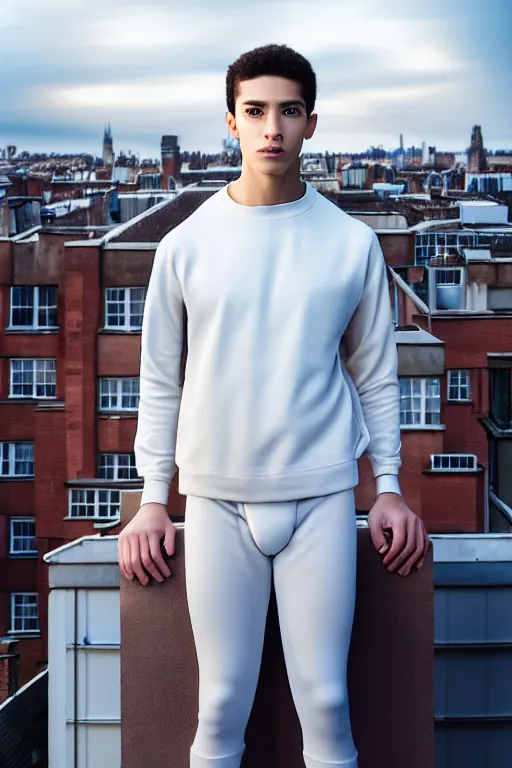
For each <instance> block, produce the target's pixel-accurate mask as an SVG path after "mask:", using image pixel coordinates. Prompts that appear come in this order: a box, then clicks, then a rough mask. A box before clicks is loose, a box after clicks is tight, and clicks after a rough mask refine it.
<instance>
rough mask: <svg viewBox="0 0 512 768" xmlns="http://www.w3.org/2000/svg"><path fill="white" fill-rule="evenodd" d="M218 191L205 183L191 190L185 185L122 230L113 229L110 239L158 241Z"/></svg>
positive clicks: (131, 241)
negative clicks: (176, 193)
mask: <svg viewBox="0 0 512 768" xmlns="http://www.w3.org/2000/svg"><path fill="white" fill-rule="evenodd" d="M217 191H218V190H217V189H208V188H203V187H200V188H195V189H193V190H191V191H188V190H187V187H185V188H184V189H183V190H181V191H180V193H179V194H178V195H176V197H174V198H172V199H171V200H166V201H165V202H164V203H163V204H160V205H156V206H154V207H153V208H150V209H149V210H148V211H147V212H145V213H144V214H143V215H141V216H137V217H136V218H135V219H132V220H131V222H129V223H128V226H126V225H125V226H124V227H123V228H122V230H121V228H119V230H113V231H112V232H111V233H110V236H109V238H108V239H109V240H110V241H113V240H114V241H115V242H118V243H133V242H159V241H160V240H161V239H162V238H163V237H164V235H166V234H167V233H168V232H170V231H171V230H172V229H174V228H175V227H177V226H178V224H181V223H182V222H183V221H185V219H187V218H188V217H189V216H190V215H191V214H192V213H194V211H196V210H197V208H199V206H200V205H202V203H204V202H205V201H206V200H207V199H208V198H209V197H211V195H213V194H215V192H217ZM116 232H117V234H116Z"/></svg>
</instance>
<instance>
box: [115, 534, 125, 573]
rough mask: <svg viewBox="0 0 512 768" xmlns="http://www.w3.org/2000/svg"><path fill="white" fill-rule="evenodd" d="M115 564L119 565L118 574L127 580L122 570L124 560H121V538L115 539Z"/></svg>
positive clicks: (123, 569)
mask: <svg viewBox="0 0 512 768" xmlns="http://www.w3.org/2000/svg"><path fill="white" fill-rule="evenodd" d="M117 562H118V563H119V572H120V574H121V576H124V578H125V579H126V578H127V575H126V571H125V568H124V560H123V539H122V538H121V537H118V539H117Z"/></svg>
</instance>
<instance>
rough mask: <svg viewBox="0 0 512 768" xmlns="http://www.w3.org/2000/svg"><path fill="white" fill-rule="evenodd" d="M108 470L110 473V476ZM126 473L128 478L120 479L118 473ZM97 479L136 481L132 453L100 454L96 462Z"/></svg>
mask: <svg viewBox="0 0 512 768" xmlns="http://www.w3.org/2000/svg"><path fill="white" fill-rule="evenodd" d="M108 470H111V471H112V476H110V474H109V472H108ZM120 471H121V472H123V471H124V472H125V473H126V471H127V473H128V477H120V475H119V473H120ZM98 477H100V478H102V479H103V480H119V481H120V482H123V481H124V480H138V479H139V475H138V473H137V467H136V465H135V454H134V453H100V455H99V460H98Z"/></svg>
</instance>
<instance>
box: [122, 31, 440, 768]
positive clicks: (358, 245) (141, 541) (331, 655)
mask: <svg viewBox="0 0 512 768" xmlns="http://www.w3.org/2000/svg"><path fill="white" fill-rule="evenodd" d="M226 91H227V105H228V113H227V123H228V126H229V129H230V131H231V134H232V135H233V136H235V137H238V138H239V140H240V148H241V152H242V157H243V162H242V173H241V176H240V178H239V179H237V180H236V181H234V182H232V183H231V184H229V185H228V186H226V187H224V188H223V189H221V190H220V191H219V192H217V193H216V194H214V195H213V196H212V197H211V198H209V199H208V200H207V201H206V202H205V203H204V204H203V205H202V206H201V207H200V208H199V209H198V210H197V211H195V212H194V213H193V214H192V215H191V216H190V217H189V218H188V219H187V220H186V221H184V222H183V223H182V224H180V225H179V226H178V227H176V228H175V229H174V230H172V231H171V232H169V233H168V234H167V235H166V236H165V237H164V238H163V240H162V242H161V243H160V245H159V247H158V249H157V252H156V254H155V259H154V264H153V270H152V274H151V278H150V283H149V288H148V293H147V298H146V306H145V312H144V321H143V329H142V353H141V370H140V385H141V386H140V406H139V420H138V430H137V436H136V440H135V453H136V459H137V468H138V471H139V473H140V475H141V476H143V477H144V490H143V494H142V506H141V508H140V510H139V512H138V513H137V515H136V516H135V518H134V519H133V520H132V521H131V522H130V524H129V525H127V527H126V528H125V529H124V531H123V532H122V533H121V535H120V537H119V563H120V568H121V572H122V574H123V575H124V576H125V577H126V578H128V579H133V578H134V576H136V577H137V578H139V580H140V581H141V582H142V583H144V584H146V583H147V582H148V574H149V576H153V577H154V578H155V579H156V580H157V581H162V580H163V579H164V578H165V577H168V576H169V575H170V570H169V568H168V566H167V565H166V563H165V562H164V560H163V558H162V556H161V554H160V550H159V544H160V540H161V538H162V537H164V546H165V549H166V551H167V553H168V554H169V555H171V554H173V551H174V528H173V525H172V523H171V521H170V520H169V517H168V514H167V507H166V505H167V501H168V493H169V484H170V482H171V479H172V477H173V475H174V473H175V471H176V467H179V470H180V473H179V487H180V491H181V493H183V494H184V495H186V496H187V505H186V516H185V560H186V584H187V599H188V605H189V610H190V616H191V622H192V629H193V632H194V639H195V645H196V651H197V658H198V663H199V681H200V689H199V717H198V728H197V732H196V736H195V740H194V743H193V745H192V747H191V752H190V765H191V768H207V767H208V766H215V768H238V767H239V765H240V761H241V758H242V754H243V750H244V747H245V743H244V732H245V726H246V723H247V720H248V717H249V714H250V711H251V707H252V703H253V699H254V694H255V690H256V685H257V680H258V674H259V668H260V662H261V652H262V645H263V638H264V629H265V620H266V614H267V606H268V599H269V593H270V585H271V577H272V574H273V576H274V583H275V589H276V596H277V601H278V611H279V620H280V627H281V634H282V640H283V648H284V652H285V658H286V665H287V671H288V676H289V680H290V686H291V690H292V694H293V698H294V702H295V705H296V708H297V713H298V716H299V719H300V722H301V726H302V732H303V742H304V760H305V763H306V766H307V768H325V767H326V766H344V767H345V768H355V766H356V765H357V751H356V748H355V746H354V743H353V740H352V735H351V728H350V719H349V708H348V701H347V691H346V662H347V654H348V648H349V642H350V635H351V630H352V620H353V608H354V595H355V573H356V571H355V558H356V518H355V509H354V487H355V486H356V485H357V483H358V469H357V459H358V458H359V456H361V455H362V453H363V452H364V451H365V450H366V451H367V453H368V456H369V459H370V461H371V464H372V468H373V473H374V475H375V477H376V482H377V499H376V501H375V504H374V505H373V507H372V509H371V511H370V513H369V526H370V530H371V535H372V539H373V541H374V543H375V546H376V547H377V549H378V550H379V552H380V553H381V554H384V558H383V562H384V565H385V566H386V567H387V568H388V570H389V571H398V573H400V574H402V575H407V574H408V573H409V572H410V571H411V569H412V568H413V567H414V566H416V567H417V568H418V567H421V565H422V563H423V559H424V557H425V554H426V552H427V549H428V538H427V534H426V532H425V529H424V527H423V525H422V523H421V522H420V520H419V519H418V518H417V517H416V516H415V515H414V514H413V512H412V511H411V510H410V509H409V508H408V507H407V505H406V504H405V503H404V501H403V499H402V497H401V495H400V487H399V484H398V479H397V475H398V470H399V467H400V466H401V459H400V418H399V410H400V408H399V388H398V379H397V354H396V345H395V341H394V330H393V325H392V317H391V308H390V301H389V292H388V282H387V277H386V266H385V262H384V258H383V255H382V251H381V249H380V246H379V242H378V239H377V237H376V235H375V233H374V232H373V230H372V229H370V227H368V226H366V225H365V224H363V223H362V222H360V221H358V220H356V219H354V218H352V217H350V216H348V215H347V214H346V213H344V212H343V211H341V210H340V209H338V208H337V207H336V206H334V205H333V204H332V203H331V202H329V201H328V200H326V199H325V198H324V197H323V196H322V195H320V194H319V193H317V192H316V191H315V189H314V188H313V187H312V186H311V185H310V184H309V183H306V184H304V183H303V182H302V181H301V179H300V152H301V148H302V144H303V141H304V139H309V138H311V137H312V136H313V133H314V131H315V127H316V123H317V116H316V115H315V114H313V108H314V103H315V98H316V78H315V74H314V72H313V70H312V68H311V65H310V64H309V62H308V61H307V60H306V59H304V57H302V56H300V55H299V54H298V53H296V52H295V51H293V50H291V49H289V48H288V47H286V46H277V45H269V46H265V47H262V48H258V49H256V50H253V51H251V52H249V53H246V54H244V55H242V56H241V57H240V58H239V59H238V60H237V61H236V62H235V63H234V64H233V65H232V66H231V67H230V68H229V70H228V73H227V82H226ZM184 307H185V308H186V312H187V317H188V322H187V343H188V351H187V364H186V373H185V381H184V385H183V388H181V387H180V362H181V355H182V345H183V337H184V319H183V308H184ZM384 531H388V532H390V533H391V544H390V545H388V544H387V539H386V537H385V535H384Z"/></svg>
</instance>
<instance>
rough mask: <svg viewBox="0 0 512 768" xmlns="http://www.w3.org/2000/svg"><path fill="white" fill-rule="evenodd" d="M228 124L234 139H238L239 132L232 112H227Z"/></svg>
mask: <svg viewBox="0 0 512 768" xmlns="http://www.w3.org/2000/svg"><path fill="white" fill-rule="evenodd" d="M226 123H227V125H228V128H229V131H230V133H231V135H232V136H233V138H235V139H238V138H239V137H238V131H237V128H236V118H235V116H234V115H233V114H232V113H231V112H226Z"/></svg>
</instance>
